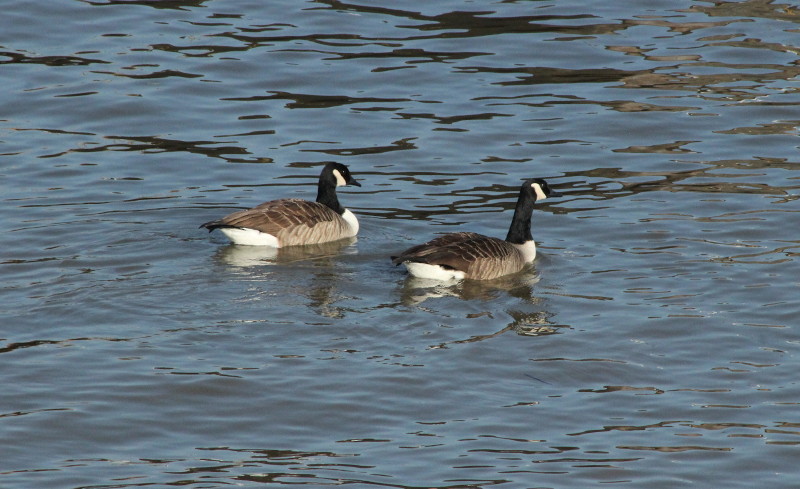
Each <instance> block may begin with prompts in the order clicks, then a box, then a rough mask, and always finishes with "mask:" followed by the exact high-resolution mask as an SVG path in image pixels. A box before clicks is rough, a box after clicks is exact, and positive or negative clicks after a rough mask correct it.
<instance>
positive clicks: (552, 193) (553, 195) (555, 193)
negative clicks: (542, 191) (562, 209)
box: [547, 189, 564, 197]
mask: <svg viewBox="0 0 800 489" xmlns="http://www.w3.org/2000/svg"><path fill="white" fill-rule="evenodd" d="M547 196H548V197H563V196H564V194H562V193H561V192H556V191H555V190H552V189H551V190H550V193H549V194H548V195H547Z"/></svg>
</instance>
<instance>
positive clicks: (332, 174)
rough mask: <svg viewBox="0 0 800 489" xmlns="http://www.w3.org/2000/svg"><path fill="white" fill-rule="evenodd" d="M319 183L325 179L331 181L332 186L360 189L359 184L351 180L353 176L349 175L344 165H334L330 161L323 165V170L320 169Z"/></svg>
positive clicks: (334, 163)
mask: <svg viewBox="0 0 800 489" xmlns="http://www.w3.org/2000/svg"><path fill="white" fill-rule="evenodd" d="M319 178H320V181H321V180H322V179H326V180H328V181H332V182H333V183H334V186H336V187H342V186H344V185H355V186H356V187H360V186H361V184H360V183H358V181H357V180H356V179H355V178H353V175H351V174H350V169H349V168H347V166H346V165H343V164H341V163H336V162H334V161H331V162H329V163H327V164H326V165H325V168H323V169H322V173H321V174H320V176H319Z"/></svg>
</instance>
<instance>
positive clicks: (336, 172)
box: [333, 170, 347, 187]
mask: <svg viewBox="0 0 800 489" xmlns="http://www.w3.org/2000/svg"><path fill="white" fill-rule="evenodd" d="M333 176H334V177H336V186H337V187H344V186H345V185H347V182H346V181H345V179H344V177H343V176H342V174H341V173H339V170H333Z"/></svg>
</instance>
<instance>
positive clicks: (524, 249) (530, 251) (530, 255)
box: [511, 240, 536, 263]
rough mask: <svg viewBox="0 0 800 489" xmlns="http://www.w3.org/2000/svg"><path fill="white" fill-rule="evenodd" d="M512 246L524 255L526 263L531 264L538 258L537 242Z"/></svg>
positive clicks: (531, 241)
mask: <svg viewBox="0 0 800 489" xmlns="http://www.w3.org/2000/svg"><path fill="white" fill-rule="evenodd" d="M511 244H512V246H514V248H516V249H518V250H519V252H520V253H522V258H523V259H524V260H525V263H530V262H532V261H533V259H534V258H536V242H534V241H533V240H530V241H526V242H524V243H522V244H514V243H511Z"/></svg>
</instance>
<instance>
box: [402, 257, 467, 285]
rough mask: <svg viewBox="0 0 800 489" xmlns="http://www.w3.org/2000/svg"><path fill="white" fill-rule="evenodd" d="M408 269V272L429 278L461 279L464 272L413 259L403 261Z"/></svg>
mask: <svg viewBox="0 0 800 489" xmlns="http://www.w3.org/2000/svg"><path fill="white" fill-rule="evenodd" d="M403 265H405V266H406V268H407V269H408V273H410V274H411V275H413V276H415V277H418V278H429V279H433V280H461V279H463V278H464V272H462V271H460V270H451V269H447V268H442V267H440V266H439V265H429V264H428V263H417V262H413V261H407V262H403Z"/></svg>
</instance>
